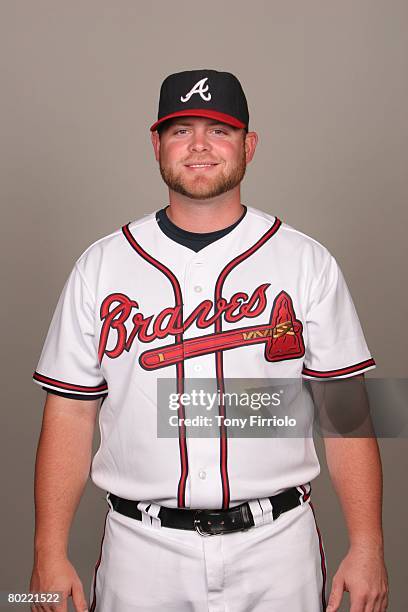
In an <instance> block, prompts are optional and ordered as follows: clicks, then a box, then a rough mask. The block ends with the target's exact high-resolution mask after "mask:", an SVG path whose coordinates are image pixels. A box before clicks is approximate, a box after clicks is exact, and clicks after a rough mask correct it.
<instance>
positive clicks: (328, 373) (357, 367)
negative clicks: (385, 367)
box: [302, 358, 375, 378]
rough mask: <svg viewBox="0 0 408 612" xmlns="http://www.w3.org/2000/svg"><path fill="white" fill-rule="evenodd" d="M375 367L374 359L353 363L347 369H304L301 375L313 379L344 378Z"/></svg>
mask: <svg viewBox="0 0 408 612" xmlns="http://www.w3.org/2000/svg"><path fill="white" fill-rule="evenodd" d="M372 366H375V361H374V359H372V358H371V359H366V361H360V363H355V364H354V365H351V366H348V367H347V368H340V369H339V370H324V371H321V370H311V369H310V368H306V367H304V368H303V370H302V374H305V375H306V376H313V377H314V378H331V377H333V376H345V375H347V374H354V373H355V372H360V371H361V370H365V369H366V368H370V367H372Z"/></svg>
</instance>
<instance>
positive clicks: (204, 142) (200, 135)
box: [189, 130, 211, 153]
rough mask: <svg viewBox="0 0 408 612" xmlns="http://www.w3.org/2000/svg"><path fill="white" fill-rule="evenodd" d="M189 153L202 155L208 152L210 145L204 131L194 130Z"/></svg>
mask: <svg viewBox="0 0 408 612" xmlns="http://www.w3.org/2000/svg"><path fill="white" fill-rule="evenodd" d="M189 148H190V151H194V152H197V153H202V152H203V151H209V150H210V148H211V145H210V143H209V141H208V138H207V134H206V132H205V131H204V130H194V131H193V134H192V137H191V141H190V145H189Z"/></svg>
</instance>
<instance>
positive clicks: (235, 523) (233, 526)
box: [108, 487, 302, 535]
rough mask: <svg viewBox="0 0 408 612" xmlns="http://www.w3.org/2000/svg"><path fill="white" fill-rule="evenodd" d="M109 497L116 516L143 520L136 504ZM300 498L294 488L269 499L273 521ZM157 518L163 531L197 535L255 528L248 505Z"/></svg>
mask: <svg viewBox="0 0 408 612" xmlns="http://www.w3.org/2000/svg"><path fill="white" fill-rule="evenodd" d="M108 497H109V500H110V502H111V504H112V507H113V509H114V510H116V512H119V513H120V514H124V515H125V516H128V517H130V518H134V519H137V520H139V521H141V520H142V512H141V510H139V509H138V507H137V504H138V503H139V502H137V501H132V500H130V499H123V497H118V496H117V495H115V494H114V493H109V494H108ZM301 497H302V494H301V493H300V492H299V491H298V490H297V489H296V488H295V487H293V488H292V489H287V490H286V491H283V493H278V495H274V496H273V497H269V500H270V502H271V504H272V516H273V519H274V520H276V519H277V518H278V516H280V515H281V514H282V512H287V511H288V510H292V508H296V506H299V505H300V503H301V501H300V498H301ZM147 509H148V508H147ZM158 517H159V518H160V521H161V525H162V526H163V527H171V528H173V529H188V530H191V531H193V530H195V531H197V532H198V533H199V534H200V535H218V534H221V533H230V532H233V531H245V530H247V529H249V528H250V527H254V525H255V523H254V519H253V516H252V512H251V509H250V507H249V504H248V502H245V503H244V504H240V505H239V506H234V507H233V508H228V509H227V510H192V509H186V510H184V509H181V508H166V507H164V506H161V508H160V511H159V514H158Z"/></svg>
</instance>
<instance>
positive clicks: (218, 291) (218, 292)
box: [214, 217, 282, 509]
mask: <svg viewBox="0 0 408 612" xmlns="http://www.w3.org/2000/svg"><path fill="white" fill-rule="evenodd" d="M281 225H282V221H281V220H280V219H278V218H277V217H276V218H275V221H274V223H273V225H272V227H270V228H269V229H268V231H267V232H265V234H264V235H263V236H261V238H259V240H258V241H257V242H255V244H253V245H252V247H250V248H249V249H247V250H246V251H244V252H243V253H241V254H240V255H238V256H237V257H235V258H234V259H232V260H231V261H230V262H229V263H228V264H227V265H226V266H225V267H224V268H223V270H222V272H221V273H220V275H219V277H218V279H217V282H216V285H215V291H214V309H215V308H217V304H218V303H219V302H218V300H221V298H222V288H223V285H224V282H225V279H226V278H227V276H228V274H229V273H230V272H231V270H232V269H233V268H235V266H237V265H238V264H240V263H242V262H243V261H244V260H245V259H247V258H248V257H250V256H251V255H253V254H254V253H255V251H257V250H258V249H259V248H260V247H261V246H263V245H264V244H265V242H266V241H267V240H269V239H270V238H272V236H273V235H274V234H276V232H277V231H278V229H279V228H280V226H281ZM221 331H222V323H221V317H219V318H218V319H216V321H215V332H216V333H219V332H221ZM215 368H216V373H217V388H218V390H219V391H220V394H221V398H223V394H224V367H223V351H216V352H215ZM218 412H219V415H220V416H223V417H225V406H224V402H223V399H221V401H220V404H219V406H218ZM220 471H221V482H222V508H223V509H226V508H228V507H229V503H230V488H229V478H228V444H227V431H226V428H225V425H224V420H223V419H221V425H220Z"/></svg>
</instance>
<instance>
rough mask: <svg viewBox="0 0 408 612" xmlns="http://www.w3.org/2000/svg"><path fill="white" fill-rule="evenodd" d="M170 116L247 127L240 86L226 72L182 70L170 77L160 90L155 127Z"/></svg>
mask: <svg viewBox="0 0 408 612" xmlns="http://www.w3.org/2000/svg"><path fill="white" fill-rule="evenodd" d="M174 117H207V118H210V119H215V120H217V121H220V122H221V123H227V124H229V125H232V126H234V127H238V128H248V124H249V113H248V104H247V101H246V97H245V94H244V91H243V89H242V87H241V83H240V82H239V81H238V79H237V77H236V76H234V75H233V74H231V73H230V72H218V71H217V70H186V71H184V72H177V73H175V74H170V75H169V76H168V77H166V79H165V80H164V81H163V83H162V86H161V88H160V100H159V112H158V115H157V121H156V122H155V123H153V125H152V126H151V128H150V129H151V131H152V132H154V131H155V130H156V129H157V126H158V125H160V124H161V123H163V122H164V121H167V120H168V119H173V118H174Z"/></svg>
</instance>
